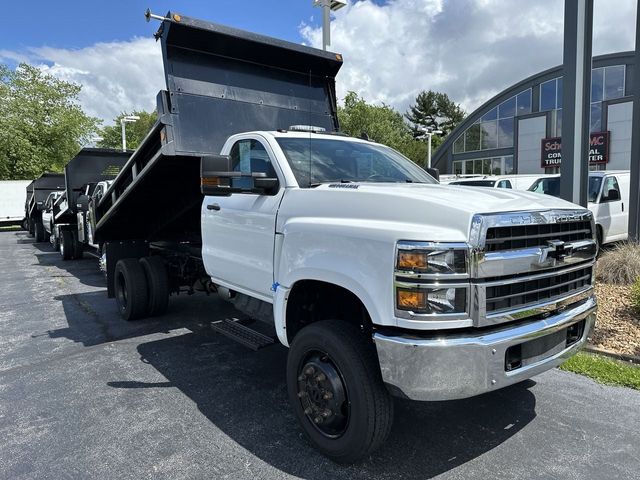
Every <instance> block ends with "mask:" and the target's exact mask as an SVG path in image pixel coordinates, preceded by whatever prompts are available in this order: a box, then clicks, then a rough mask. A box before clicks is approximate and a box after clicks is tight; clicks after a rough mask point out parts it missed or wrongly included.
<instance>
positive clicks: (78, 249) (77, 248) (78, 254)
mask: <svg viewBox="0 0 640 480" xmlns="http://www.w3.org/2000/svg"><path fill="white" fill-rule="evenodd" d="M72 234H73V258H75V259H76V260H80V259H81V258H82V256H83V253H84V248H83V247H84V246H83V245H82V243H80V239H79V238H78V231H77V230H74V231H73V232H72Z"/></svg>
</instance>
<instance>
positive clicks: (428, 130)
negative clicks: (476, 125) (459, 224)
mask: <svg viewBox="0 0 640 480" xmlns="http://www.w3.org/2000/svg"><path fill="white" fill-rule="evenodd" d="M638 1H640V0H638ZM419 129H420V130H421V131H422V132H424V136H422V138H424V137H427V168H431V137H433V135H434V134H435V135H442V130H434V129H433V127H419Z"/></svg>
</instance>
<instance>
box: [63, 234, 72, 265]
mask: <svg viewBox="0 0 640 480" xmlns="http://www.w3.org/2000/svg"><path fill="white" fill-rule="evenodd" d="M60 256H61V257H62V259H63V260H71V259H72V258H73V232H71V231H70V230H60Z"/></svg>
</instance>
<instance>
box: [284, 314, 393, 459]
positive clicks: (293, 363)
mask: <svg viewBox="0 0 640 480" xmlns="http://www.w3.org/2000/svg"><path fill="white" fill-rule="evenodd" d="M287 388H288V392H289V399H290V401H291V403H292V404H293V408H294V411H295V414H296V416H297V418H298V421H299V422H300V425H301V427H302V430H303V431H304V433H305V435H306V436H307V438H308V439H309V441H310V442H311V443H312V444H313V445H314V446H315V447H316V448H317V449H318V450H320V451H321V452H322V453H323V454H325V455H326V456H328V457H329V458H331V459H332V460H334V461H336V462H341V463H348V462H354V461H356V460H358V459H360V458H362V457H364V456H367V455H369V454H370V453H372V452H373V451H375V450H376V449H377V448H378V447H380V446H381V445H382V443H383V442H384V441H385V439H386V438H387V436H388V434H389V432H390V430H391V424H392V422H393V399H392V398H391V396H390V395H389V392H388V391H387V389H386V388H385V386H384V384H383V382H382V377H381V375H380V367H379V365H378V362H377V358H376V354H375V349H374V346H373V344H372V343H370V342H368V341H367V340H366V338H365V336H364V335H363V334H362V333H361V332H360V331H359V330H358V329H357V328H356V327H355V326H353V325H350V324H348V323H345V322H342V321H336V320H326V321H321V322H318V323H313V324H311V325H309V326H307V327H305V328H303V329H302V330H301V331H300V332H299V333H298V334H297V335H296V337H295V338H294V340H293V342H292V345H291V348H290V350H289V356H288V359H287Z"/></svg>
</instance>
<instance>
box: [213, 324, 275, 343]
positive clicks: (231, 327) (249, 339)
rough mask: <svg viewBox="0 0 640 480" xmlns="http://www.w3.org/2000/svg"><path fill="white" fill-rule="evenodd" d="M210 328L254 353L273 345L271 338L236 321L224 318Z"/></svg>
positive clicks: (273, 341)
mask: <svg viewBox="0 0 640 480" xmlns="http://www.w3.org/2000/svg"><path fill="white" fill-rule="evenodd" d="M211 328H212V329H213V330H214V331H216V332H218V333H221V334H222V335H224V336H225V337H229V338H230V339H231V340H235V341H236V342H238V343H241V344H242V345H244V346H245V347H248V348H250V349H251V350H254V351H256V350H260V349H261V348H264V347H268V346H269V345H273V344H274V343H275V340H274V339H273V338H272V337H270V336H268V335H265V334H263V333H260V332H257V331H255V330H253V329H251V328H249V327H245V326H244V325H242V324H241V323H239V322H238V320H237V319H231V318H225V319H224V320H220V321H218V322H213V323H212V324H211Z"/></svg>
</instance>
